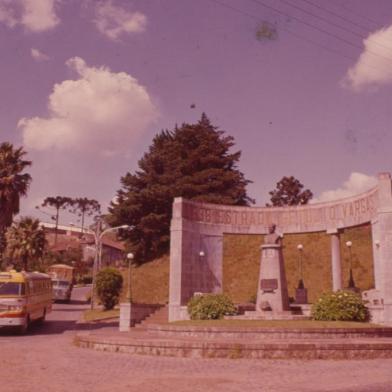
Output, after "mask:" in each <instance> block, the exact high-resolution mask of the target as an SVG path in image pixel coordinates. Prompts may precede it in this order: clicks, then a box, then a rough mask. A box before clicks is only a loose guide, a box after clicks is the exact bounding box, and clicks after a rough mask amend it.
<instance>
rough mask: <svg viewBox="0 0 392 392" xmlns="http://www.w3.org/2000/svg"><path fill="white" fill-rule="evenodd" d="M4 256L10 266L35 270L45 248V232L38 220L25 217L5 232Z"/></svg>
mask: <svg viewBox="0 0 392 392" xmlns="http://www.w3.org/2000/svg"><path fill="white" fill-rule="evenodd" d="M6 240H7V247H6V256H7V257H8V258H9V261H10V262H11V263H12V264H16V266H17V267H19V268H23V269H24V270H26V271H27V270H28V269H29V268H33V267H34V268H35V269H36V268H37V266H38V264H39V261H40V259H41V258H42V256H43V255H44V252H45V247H46V239H45V232H44V229H43V228H42V227H40V222H39V220H38V219H34V218H30V217H25V218H22V219H21V220H20V221H19V222H17V223H15V224H13V225H12V226H10V227H9V228H8V229H7V232H6Z"/></svg>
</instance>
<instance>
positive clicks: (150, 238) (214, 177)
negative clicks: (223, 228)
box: [108, 114, 253, 262]
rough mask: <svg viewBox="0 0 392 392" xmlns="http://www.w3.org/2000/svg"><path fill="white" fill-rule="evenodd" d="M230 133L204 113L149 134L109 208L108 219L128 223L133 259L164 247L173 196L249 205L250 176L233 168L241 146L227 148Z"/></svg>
mask: <svg viewBox="0 0 392 392" xmlns="http://www.w3.org/2000/svg"><path fill="white" fill-rule="evenodd" d="M233 146H234V139H233V137H231V136H228V135H225V133H224V131H221V130H218V129H217V127H215V126H213V125H212V124H211V122H210V120H209V119H208V118H207V116H206V115H205V114H203V115H202V117H201V119H200V121H199V122H197V123H196V124H183V125H182V126H181V127H175V129H174V130H173V131H168V130H166V131H162V132H160V133H159V134H157V135H156V136H155V138H154V139H153V142H152V145H151V146H150V148H149V150H148V152H146V153H145V154H144V156H143V157H142V159H141V160H140V161H139V163H138V165H139V170H137V171H136V172H135V173H134V174H131V173H127V174H126V175H125V176H124V177H122V178H121V185H122V187H121V189H120V190H119V191H118V192H117V196H116V199H115V201H114V202H112V203H111V207H110V208H109V212H110V215H109V217H108V220H109V223H110V224H111V225H113V226H114V225H116V226H117V225H122V224H128V225H131V226H134V228H133V229H132V230H130V231H128V233H127V234H126V236H127V237H126V238H127V239H128V240H129V241H130V244H131V246H130V248H131V250H132V251H133V252H136V255H137V257H136V260H138V261H139V262H140V261H142V260H148V259H149V258H151V257H154V256H156V255H158V254H160V253H161V252H165V251H167V249H168V245H169V240H170V235H169V234H170V233H169V226H170V220H171V214H172V203H173V199H174V197H178V196H182V197H184V198H186V199H192V200H198V201H203V202H210V203H218V204H231V205H249V204H250V203H253V200H252V199H250V198H249V197H248V195H247V193H246V185H247V184H248V183H249V182H250V181H248V180H246V179H245V177H244V175H243V173H241V172H240V171H239V170H238V169H237V164H238V161H239V159H240V156H241V152H240V151H237V152H233V153H231V152H230V149H231V148H232V147H233Z"/></svg>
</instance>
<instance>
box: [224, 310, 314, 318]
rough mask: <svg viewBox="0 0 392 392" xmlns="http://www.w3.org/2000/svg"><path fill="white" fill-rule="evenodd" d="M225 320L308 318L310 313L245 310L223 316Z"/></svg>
mask: <svg viewBox="0 0 392 392" xmlns="http://www.w3.org/2000/svg"><path fill="white" fill-rule="evenodd" d="M225 319H226V320H310V319H311V317H310V315H305V314H298V313H296V312H293V311H290V310H283V311H279V312H274V311H265V312H264V311H258V310H256V311H247V312H245V313H244V314H243V315H240V316H225Z"/></svg>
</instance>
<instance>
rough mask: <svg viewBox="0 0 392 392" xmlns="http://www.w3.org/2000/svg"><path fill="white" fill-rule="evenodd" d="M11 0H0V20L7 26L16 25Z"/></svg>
mask: <svg viewBox="0 0 392 392" xmlns="http://www.w3.org/2000/svg"><path fill="white" fill-rule="evenodd" d="M11 5H12V0H0V22H2V23H4V24H5V25H6V26H8V27H14V26H16V25H17V23H18V21H17V17H16V13H15V10H14V9H13V8H12V6H11Z"/></svg>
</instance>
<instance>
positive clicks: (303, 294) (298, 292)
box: [295, 287, 308, 304]
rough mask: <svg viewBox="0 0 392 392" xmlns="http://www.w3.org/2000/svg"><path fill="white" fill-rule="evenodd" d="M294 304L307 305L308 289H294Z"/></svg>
mask: <svg viewBox="0 0 392 392" xmlns="http://www.w3.org/2000/svg"><path fill="white" fill-rule="evenodd" d="M295 303H296V304H307V303H308V289H306V288H305V287H303V288H300V287H299V288H297V289H295Z"/></svg>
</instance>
